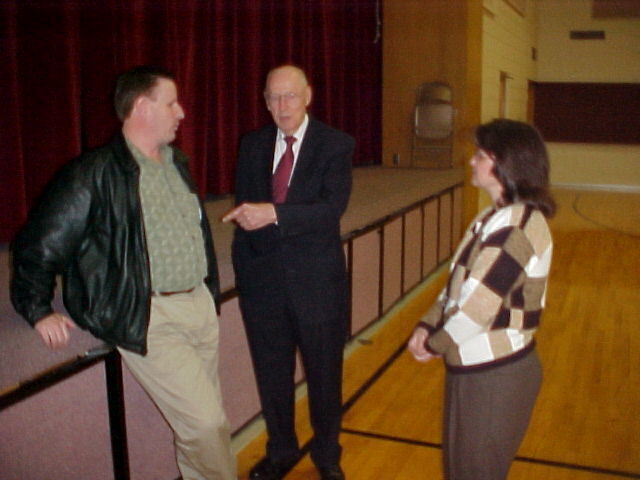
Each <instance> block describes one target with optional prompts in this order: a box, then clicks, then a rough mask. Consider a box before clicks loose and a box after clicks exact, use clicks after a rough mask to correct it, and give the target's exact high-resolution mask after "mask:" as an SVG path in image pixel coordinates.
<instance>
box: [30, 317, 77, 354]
mask: <svg viewBox="0 0 640 480" xmlns="http://www.w3.org/2000/svg"><path fill="white" fill-rule="evenodd" d="M71 328H76V324H75V323H73V322H72V321H71V319H70V318H69V317H67V316H65V315H62V314H61V313H51V314H49V315H47V316H46V317H42V318H41V319H40V320H38V321H37V322H36V324H35V329H36V331H37V332H38V333H39V334H40V337H41V338H42V341H43V342H44V344H45V345H46V346H47V347H49V348H51V349H53V350H56V349H58V348H62V347H66V346H67V344H68V343H69V338H70V336H71V332H70V331H69V330H70V329H71Z"/></svg>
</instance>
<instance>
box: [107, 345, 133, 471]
mask: <svg viewBox="0 0 640 480" xmlns="http://www.w3.org/2000/svg"><path fill="white" fill-rule="evenodd" d="M104 365H105V373H106V377H107V401H108V404H109V426H110V430H111V456H112V458H113V478H114V479H116V480H129V478H130V472H129V449H128V446H127V425H126V419H125V408H124V385H123V382H122V362H121V360H120V355H119V354H118V351H117V350H115V349H114V350H113V351H112V352H111V353H109V355H107V357H106V358H105V361H104Z"/></svg>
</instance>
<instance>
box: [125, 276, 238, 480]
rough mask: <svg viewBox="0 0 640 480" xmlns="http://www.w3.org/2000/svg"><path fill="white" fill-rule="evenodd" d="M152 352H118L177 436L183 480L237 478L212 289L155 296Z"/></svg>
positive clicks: (149, 338) (150, 350)
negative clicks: (220, 375)
mask: <svg viewBox="0 0 640 480" xmlns="http://www.w3.org/2000/svg"><path fill="white" fill-rule="evenodd" d="M147 347H148V353H147V355H146V356H142V355H138V354H136V353H132V352H129V351H126V350H123V349H120V348H119V349H118V350H119V351H120V354H121V355H122V358H123V359H124V362H125V364H126V365H127V367H128V368H129V370H131V372H132V373H133V375H134V376H135V378H136V379H137V380H138V382H139V383H140V385H142V387H143V388H144V389H145V390H146V391H147V393H148V394H149V396H150V397H151V398H152V399H153V401H154V402H155V403H156V405H157V406H158V408H159V409H160V411H161V412H162V414H163V415H164V417H165V419H166V420H167V422H169V425H171V428H172V429H173V432H174V438H175V445H176V455H177V461H178V468H179V469H180V473H181V475H182V478H183V480H218V479H220V480H231V479H235V478H237V474H236V461H235V457H234V455H233V453H232V451H231V440H230V428H229V424H228V423H227V419H226V416H225V413H224V410H223V408H222V398H221V395H220V385H219V381H218V317H217V315H216V310H215V305H214V303H213V300H212V298H211V294H210V293H209V290H208V289H207V287H206V286H204V285H202V286H200V287H197V288H196V289H194V291H192V292H191V293H186V294H177V295H171V296H167V297H152V299H151V322H150V325H149V332H148V335H147Z"/></svg>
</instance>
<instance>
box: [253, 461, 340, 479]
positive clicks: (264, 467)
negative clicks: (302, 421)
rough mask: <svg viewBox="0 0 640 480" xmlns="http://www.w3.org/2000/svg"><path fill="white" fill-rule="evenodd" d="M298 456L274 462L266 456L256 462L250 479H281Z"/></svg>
mask: <svg viewBox="0 0 640 480" xmlns="http://www.w3.org/2000/svg"><path fill="white" fill-rule="evenodd" d="M297 461H298V459H297V458H291V459H289V460H285V461H280V462H273V461H271V459H270V458H269V457H264V458H263V459H262V460H260V461H259V462H258V463H256V464H255V465H254V466H253V468H252V469H251V471H250V472H249V479H250V480H280V479H281V478H283V477H284V476H285V475H286V474H287V473H289V470H291V468H292V467H293V466H294V465H295V464H296V462H297ZM337 478H340V477H337Z"/></svg>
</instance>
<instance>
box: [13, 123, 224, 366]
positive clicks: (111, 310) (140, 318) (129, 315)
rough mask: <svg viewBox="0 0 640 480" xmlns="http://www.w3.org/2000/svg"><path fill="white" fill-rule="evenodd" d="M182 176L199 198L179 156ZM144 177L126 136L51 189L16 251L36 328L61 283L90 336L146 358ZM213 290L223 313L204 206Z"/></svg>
mask: <svg viewBox="0 0 640 480" xmlns="http://www.w3.org/2000/svg"><path fill="white" fill-rule="evenodd" d="M174 161H175V164H176V166H177V168H178V171H179V172H180V174H181V176H182V177H183V179H184V180H185V182H186V183H187V185H189V188H190V189H191V190H192V191H193V192H194V193H195V189H194V186H193V182H192V181H191V178H190V176H189V172H188V168H187V158H186V157H185V155H184V154H183V153H182V152H180V151H179V150H177V149H174ZM139 178H140V170H139V167H138V164H137V163H136V161H135V160H134V159H133V156H132V155H131V153H130V151H129V149H128V148H127V145H126V142H125V140H124V137H123V136H122V134H118V135H116V137H115V138H114V139H113V140H112V141H111V143H109V144H107V145H105V146H103V147H101V148H98V149H96V150H94V151H92V152H90V153H87V154H84V155H81V156H80V157H78V158H76V159H75V160H73V161H72V162H70V163H69V164H68V165H66V166H65V167H63V168H62V170H61V171H60V172H59V174H58V175H57V176H56V178H55V179H54V180H53V181H52V182H51V184H50V185H49V186H48V188H47V190H46V191H45V194H44V196H43V197H42V198H41V199H40V201H39V202H38V204H37V205H36V207H35V208H34V209H33V210H32V211H31V213H30V215H29V219H28V221H27V223H26V225H25V226H24V227H23V229H22V230H21V231H20V232H19V233H18V235H17V236H16V238H15V240H14V242H13V245H12V257H13V276H12V280H11V301H12V303H13V305H14V307H15V309H16V311H17V312H18V313H20V314H21V315H22V316H23V317H25V319H26V320H27V321H28V322H29V323H31V324H32V325H33V324H35V323H36V322H37V321H38V320H40V319H41V318H42V317H44V316H46V315H48V314H50V313H52V312H53V310H52V307H51V301H52V299H53V295H54V290H55V281H56V276H57V275H62V287H63V300H64V305H65V307H66V309H67V311H68V312H69V315H70V316H71V317H72V318H73V320H74V321H75V322H76V323H77V324H78V325H79V326H80V327H82V328H85V329H88V330H89V331H90V332H91V333H92V334H93V335H95V336H96V337H98V338H100V339H102V340H104V341H105V342H107V343H110V344H113V345H118V346H121V347H123V348H126V349H128V350H132V351H134V352H138V353H141V354H143V355H144V354H146V350H147V346H146V337H147V329H148V325H149V310H150V297H151V274H150V269H149V259H148V256H147V249H146V241H145V232H144V224H143V219H142V207H141V204H140V197H139V192H138V187H139ZM200 208H201V212H202V222H201V226H202V234H203V237H204V241H205V251H206V255H207V261H208V277H207V278H206V279H205V283H206V284H207V286H208V287H209V289H210V291H211V293H212V295H213V297H214V299H215V301H216V305H219V296H220V295H219V293H220V287H219V279H218V266H217V262H216V257H215V251H214V248H213V240H212V238H211V230H210V227H209V222H208V220H207V217H206V215H205V212H204V208H203V206H202V204H201V205H200Z"/></svg>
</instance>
